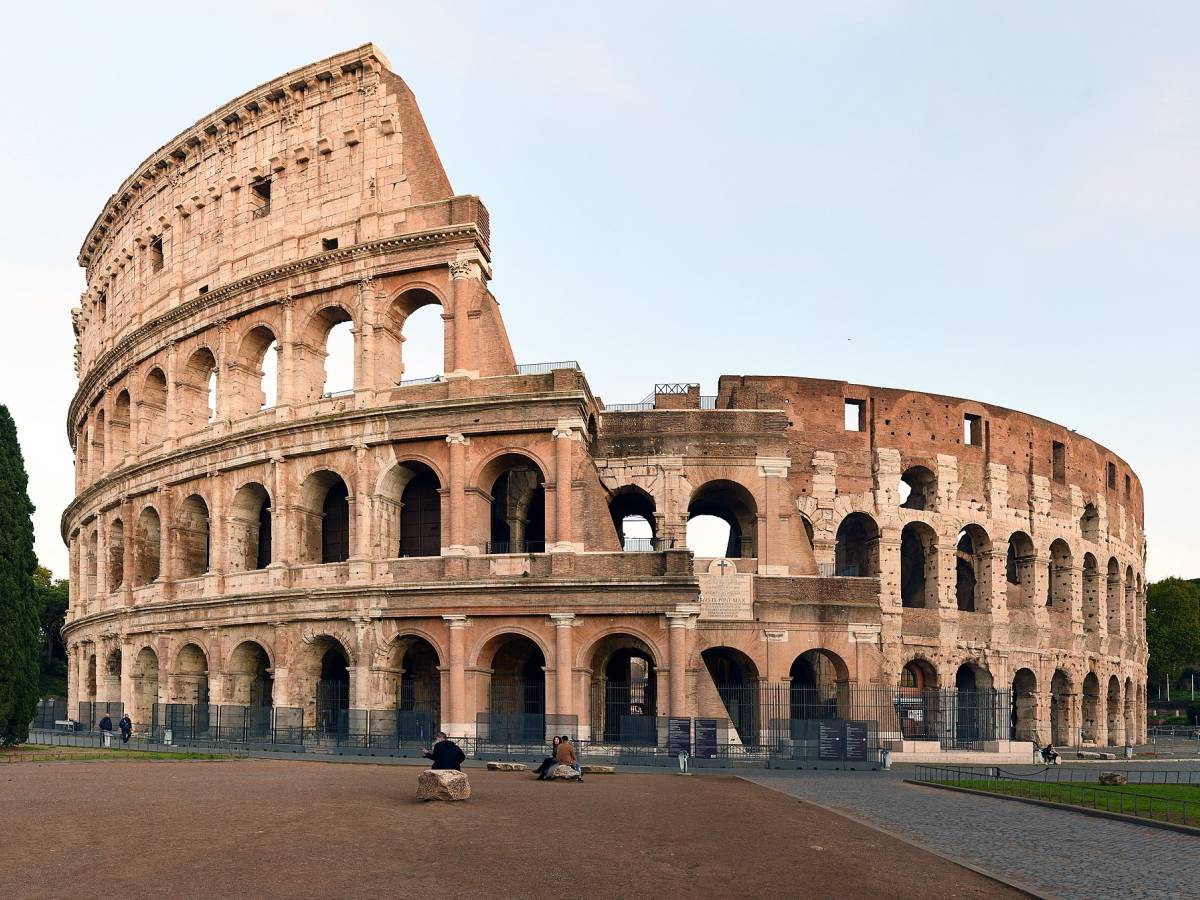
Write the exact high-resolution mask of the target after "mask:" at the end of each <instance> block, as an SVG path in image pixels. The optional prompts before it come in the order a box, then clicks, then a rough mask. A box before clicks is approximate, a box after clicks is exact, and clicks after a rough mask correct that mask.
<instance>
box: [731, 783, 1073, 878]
mask: <svg viewBox="0 0 1200 900" xmlns="http://www.w3.org/2000/svg"><path fill="white" fill-rule="evenodd" d="M733 777H734V778H738V779H740V780H742V781H745V782H746V783H747V784H753V785H757V786H758V787H761V788H766V789H767V790H769V791H775V792H776V793H777V794H782V795H783V796H785V797H787V798H788V799H789V800H794V801H796V802H797V803H807V804H809V805H810V806H815V807H817V808H818V809H823V810H825V812H827V813H832V814H833V815H835V816H841V817H842V818H843V819H849V820H850V821H851V822H854V823H855V824H857V825H862V826H863V827H864V828H870V829H871V830H872V831H877V832H879V833H880V834H885V835H887V836H888V837H890V838H894V839H896V840H898V841H900V842H901V843H903V844H908V845H909V846H910V847H916V848H917V849H918V850H924V851H925V852H926V853H931V854H933V855H934V856H936V857H938V858H939V859H944V860H946V862H951V863H954V864H955V865H956V866H962V867H963V868H964V869H970V870H971V871H972V872H974V873H975V874H976V875H982V876H983V877H984V878H987V879H990V880H991V881H995V882H996V883H997V884H1002V885H1004V886H1005V887H1009V888H1012V889H1013V890H1014V891H1020V892H1021V893H1022V894H1027V895H1029V896H1030V897H1036V898H1038V900H1053V898H1052V897H1051V896H1050V895H1049V894H1043V893H1041V892H1039V891H1036V890H1034V889H1033V888H1031V887H1029V886H1028V885H1025V884H1022V883H1021V882H1019V881H1016V880H1014V879H1012V878H1009V877H1007V876H1005V875H997V874H996V873H995V872H991V871H988V870H987V869H982V868H980V867H979V866H977V865H975V864H974V863H970V862H967V861H966V860H965V859H962V858H960V857H957V856H953V855H951V854H949V853H943V852H942V851H941V850H935V849H934V848H933V847H930V846H928V845H927V844H922V843H921V842H920V841H917V840H913V839H912V838H910V837H907V836H906V835H904V834H901V833H900V832H898V831H889V830H888V829H887V828H884V827H883V826H882V825H880V824H879V823H878V822H872V821H871V820H870V819H865V818H862V817H861V816H856V815H854V814H853V813H848V812H846V811H845V810H844V809H834V808H833V807H832V806H826V805H825V804H824V803H817V802H816V801H815V800H809V799H807V798H805V797H797V796H796V795H795V794H789V793H788V792H787V791H785V790H781V789H780V788H777V787H772V786H771V785H769V784H762V783H760V782H757V781H752V780H751V779H749V778H747V777H746V776H744V775H734V776H733ZM904 780H905V782H906V783H908V784H920V783H921V782H913V781H909V780H908V779H907V778H906V779H904Z"/></svg>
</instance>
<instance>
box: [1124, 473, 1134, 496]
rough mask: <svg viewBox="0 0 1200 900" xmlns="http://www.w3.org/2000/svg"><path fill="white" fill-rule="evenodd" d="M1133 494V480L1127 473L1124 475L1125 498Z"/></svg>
mask: <svg viewBox="0 0 1200 900" xmlns="http://www.w3.org/2000/svg"><path fill="white" fill-rule="evenodd" d="M1132 495H1133V481H1132V479H1130V477H1129V476H1128V475H1126V476H1125V499H1126V500H1128V499H1129V498H1130V497H1131V496H1132Z"/></svg>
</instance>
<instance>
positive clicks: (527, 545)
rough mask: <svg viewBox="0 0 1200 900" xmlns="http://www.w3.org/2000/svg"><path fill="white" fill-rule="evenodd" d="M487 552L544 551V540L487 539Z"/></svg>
mask: <svg viewBox="0 0 1200 900" xmlns="http://www.w3.org/2000/svg"><path fill="white" fill-rule="evenodd" d="M487 552H488V553H545V552H546V542H545V541H488V542H487Z"/></svg>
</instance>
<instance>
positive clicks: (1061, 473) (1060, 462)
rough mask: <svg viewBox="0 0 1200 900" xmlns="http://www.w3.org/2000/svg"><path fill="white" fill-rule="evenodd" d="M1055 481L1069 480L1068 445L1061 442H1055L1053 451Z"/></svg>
mask: <svg viewBox="0 0 1200 900" xmlns="http://www.w3.org/2000/svg"><path fill="white" fill-rule="evenodd" d="M1052 461H1053V464H1054V480H1055V481H1066V480H1067V445H1066V444H1064V443H1062V442H1061V441H1055V442H1054V451H1053V460H1052Z"/></svg>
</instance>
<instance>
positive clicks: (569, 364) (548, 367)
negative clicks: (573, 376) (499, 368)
mask: <svg viewBox="0 0 1200 900" xmlns="http://www.w3.org/2000/svg"><path fill="white" fill-rule="evenodd" d="M555 369H574V370H575V371H577V372H578V371H579V370H580V369H579V363H577V362H576V361H575V360H573V359H563V360H559V361H558V362H544V363H521V364H520V365H518V366H517V374H518V375H545V374H547V373H549V372H553V371H554V370H555Z"/></svg>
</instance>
